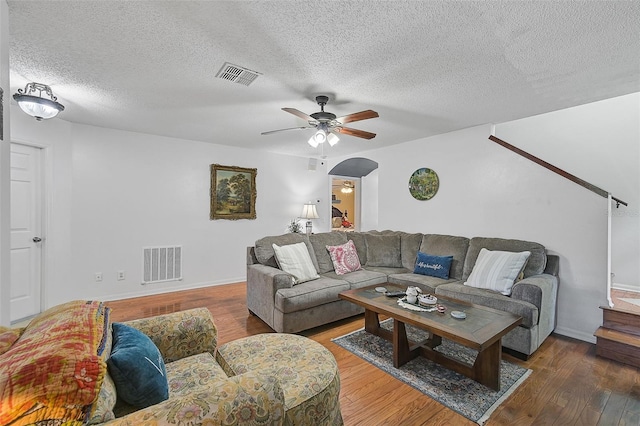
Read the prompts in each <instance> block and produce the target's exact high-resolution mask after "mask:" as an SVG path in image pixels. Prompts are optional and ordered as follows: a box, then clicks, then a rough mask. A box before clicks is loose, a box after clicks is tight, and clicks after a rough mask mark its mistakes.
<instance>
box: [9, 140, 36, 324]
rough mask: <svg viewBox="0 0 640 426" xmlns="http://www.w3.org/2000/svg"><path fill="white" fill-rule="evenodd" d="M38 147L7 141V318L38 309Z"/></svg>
mask: <svg viewBox="0 0 640 426" xmlns="http://www.w3.org/2000/svg"><path fill="white" fill-rule="evenodd" d="M41 151H42V150H41V149H40V148H36V147H32V146H26V145H20V144H14V143H12V144H11V321H16V320H21V319H24V318H28V317H31V316H33V315H36V314H38V313H40V307H41V300H40V298H41V286H42V283H41V280H42V277H41V269H42V264H41V262H42V242H41V241H42V233H41V232H42V213H41V211H42V160H41Z"/></svg>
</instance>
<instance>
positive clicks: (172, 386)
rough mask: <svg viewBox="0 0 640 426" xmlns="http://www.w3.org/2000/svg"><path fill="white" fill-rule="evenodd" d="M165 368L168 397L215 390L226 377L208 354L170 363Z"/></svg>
mask: <svg viewBox="0 0 640 426" xmlns="http://www.w3.org/2000/svg"><path fill="white" fill-rule="evenodd" d="M166 367H167V381H168V382H169V397H171V398H173V397H176V396H178V397H180V396H186V395H189V394H191V393H193V391H194V390H196V389H198V388H204V389H216V388H218V387H219V385H220V384H221V383H222V382H224V381H226V380H227V375H226V373H225V372H224V370H223V369H222V367H220V365H219V364H218V363H217V362H216V360H215V358H214V357H213V355H212V354H211V353H209V352H205V353H201V354H198V355H192V356H189V357H186V358H182V359H179V360H177V361H173V362H170V363H168V364H167V365H166Z"/></svg>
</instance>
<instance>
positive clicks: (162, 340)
mask: <svg viewBox="0 0 640 426" xmlns="http://www.w3.org/2000/svg"><path fill="white" fill-rule="evenodd" d="M125 324H127V325H130V326H131V327H134V328H137V329H138V330H140V331H142V332H143V333H144V334H146V335H147V336H149V337H150V338H151V340H152V341H153V343H155V344H156V346H157V347H158V349H159V350H160V353H161V354H162V357H163V358H164V361H165V362H172V361H175V360H177V359H181V358H186V357H188V356H191V355H197V354H200V353H204V352H210V353H211V355H214V356H215V351H216V347H217V346H218V329H217V328H216V325H215V323H214V322H213V318H212V317H211V312H209V310H208V309H207V308H195V309H189V310H186V311H179V312H173V313H170V314H165V315H157V316H154V317H150V318H142V319H137V320H133V321H128V322H126V323H125Z"/></svg>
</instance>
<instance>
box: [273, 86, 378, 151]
mask: <svg viewBox="0 0 640 426" xmlns="http://www.w3.org/2000/svg"><path fill="white" fill-rule="evenodd" d="M316 102H317V103H318V105H320V111H318V112H314V113H313V114H311V115H308V114H305V113H304V112H302V111H300V110H297V109H295V108H282V110H283V111H286V112H288V113H290V114H293V115H295V116H297V117H300V118H302V119H304V120H306V121H307V123H308V126H303V127H292V128H289V129H280V130H271V131H268V132H262V133H261V134H262V135H270V134H272V133H278V132H284V131H287V130H304V129H316V132H315V133H314V134H313V136H311V138H309V141H308V142H309V145H311V146H312V147H314V148H315V147H317V146H318V145H320V144H323V143H325V142H327V143H328V144H329V145H330V146H334V145H335V144H336V143H338V141H339V140H340V139H339V138H338V136H337V135H336V133H340V134H345V135H349V136H355V137H358V138H363V139H373V138H375V137H376V134H375V133H371V132H366V131H364V130H358V129H352V128H350V127H345V126H344V124H346V123H352V122H354V121H360V120H367V119H369V118H376V117H379V115H378V113H377V112H375V111H372V110H370V109H368V110H365V111H360V112H356V113H353V114H349V115H345V116H343V117H337V116H336V115H335V114H333V113H331V112H328V111H325V110H324V106H325V105H326V104H327V103H328V102H329V97H328V96H324V95H320V96H316Z"/></svg>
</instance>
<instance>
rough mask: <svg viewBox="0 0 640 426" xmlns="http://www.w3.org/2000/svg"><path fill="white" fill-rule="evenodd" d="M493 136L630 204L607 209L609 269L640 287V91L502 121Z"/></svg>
mask: <svg viewBox="0 0 640 426" xmlns="http://www.w3.org/2000/svg"><path fill="white" fill-rule="evenodd" d="M496 136H497V137H499V138H501V139H503V140H505V141H506V142H508V143H510V144H512V145H515V146H517V147H518V148H521V149H524V150H525V151H527V152H529V153H531V154H533V155H535V156H537V157H540V158H542V159H543V160H545V161H547V162H549V163H551V164H554V165H556V166H558V167H560V168H561V169H563V170H565V171H567V172H569V173H572V174H574V175H576V176H578V177H579V178H581V179H584V180H586V181H588V182H590V183H592V184H594V185H596V186H599V187H600V188H602V189H604V190H605V191H608V192H610V193H612V195H613V196H614V197H617V198H619V199H622V200H623V201H625V202H627V203H628V204H629V206H628V207H624V206H620V207H619V208H617V209H616V208H614V209H613V212H612V248H611V257H612V258H611V263H612V272H613V273H614V274H615V277H614V282H615V283H618V286H619V287H623V288H629V289H635V290H636V291H640V93H633V94H630V95H626V96H620V97H617V98H612V99H607V100H604V101H600V102H594V103H590V104H587V105H581V106H578V107H574V108H568V109H564V110H560V111H556V112H552V113H548V114H542V115H538V116H535V117H529V118H525V119H522V120H516V121H512V122H509V123H502V124H499V125H497V126H496ZM601 213H602V214H603V215H606V214H607V210H606V208H605V209H604V210H603V211H602V212H601Z"/></svg>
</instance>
